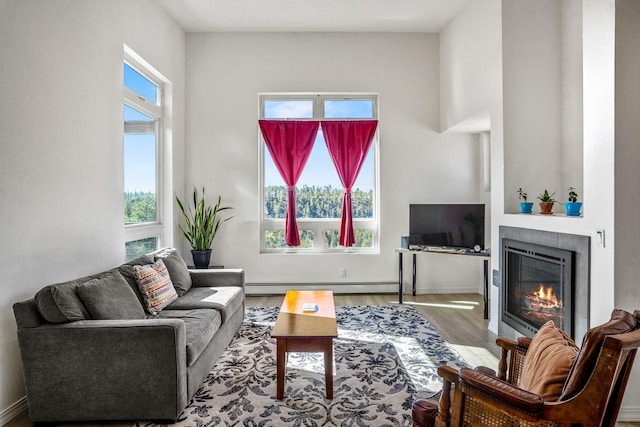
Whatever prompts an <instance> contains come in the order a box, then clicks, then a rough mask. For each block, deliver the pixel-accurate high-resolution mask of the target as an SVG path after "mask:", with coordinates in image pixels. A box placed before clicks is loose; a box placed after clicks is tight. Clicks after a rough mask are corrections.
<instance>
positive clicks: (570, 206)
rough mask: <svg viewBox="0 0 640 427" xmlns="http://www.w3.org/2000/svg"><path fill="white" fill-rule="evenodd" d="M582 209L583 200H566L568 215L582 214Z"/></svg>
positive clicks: (565, 205)
mask: <svg viewBox="0 0 640 427" xmlns="http://www.w3.org/2000/svg"><path fill="white" fill-rule="evenodd" d="M580 209H582V202H564V210H565V211H567V216H580Z"/></svg>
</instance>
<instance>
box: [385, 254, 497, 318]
mask: <svg viewBox="0 0 640 427" xmlns="http://www.w3.org/2000/svg"><path fill="white" fill-rule="evenodd" d="M396 252H398V255H399V257H400V265H399V269H398V270H399V271H398V301H399V302H400V304H402V282H403V269H402V256H403V255H404V254H411V255H413V279H412V285H413V296H416V255H418V254H429V255H449V256H459V257H464V258H466V259H470V258H475V259H480V260H482V261H483V264H484V289H483V297H484V318H485V319H488V318H489V260H491V254H490V253H488V252H466V253H463V254H461V253H451V252H431V251H415V250H411V249H404V248H399V249H396Z"/></svg>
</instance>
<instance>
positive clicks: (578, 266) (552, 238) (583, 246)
mask: <svg viewBox="0 0 640 427" xmlns="http://www.w3.org/2000/svg"><path fill="white" fill-rule="evenodd" d="M499 238H500V247H501V248H502V246H503V242H504V241H505V239H506V240H507V241H509V240H511V241H515V242H524V243H526V244H532V245H538V246H543V247H545V248H555V249H560V250H564V251H568V252H570V253H571V270H572V277H571V279H570V282H571V283H572V284H573V287H572V289H571V296H570V297H569V298H567V297H565V298H564V300H563V304H566V303H567V302H568V303H570V304H571V310H572V312H573V316H571V317H572V319H571V326H570V327H569V328H570V331H566V332H567V333H568V334H570V335H572V337H573V339H574V340H575V341H576V342H581V341H582V338H583V337H584V334H586V332H587V330H588V329H589V293H590V273H589V272H590V267H589V265H590V258H591V256H590V249H591V239H590V237H589V236H583V235H577V234H568V233H557V232H551V231H545V230H534V229H528V228H520V227H509V226H500V227H499ZM565 256H566V255H565ZM505 268H507V267H506V265H505V257H504V254H503V253H502V251H500V274H499V276H498V277H499V278H500V279H499V280H497V281H494V285H496V286H498V288H499V296H500V298H499V301H500V307H499V313H502V311H503V307H502V306H503V304H504V292H505V283H506V282H505V278H504V271H505ZM565 280H566V279H565ZM538 289H539V285H538ZM565 300H566V301H565ZM535 331H537V328H536V327H531V329H527V330H526V331H525V332H522V330H518V329H516V328H514V327H513V326H511V325H510V324H509V323H507V322H506V321H504V320H503V319H502V318H501V319H499V321H498V335H499V336H504V337H506V338H511V339H516V338H517V337H519V336H522V335H524V336H528V337H532V336H533V335H534V334H535ZM571 331H573V333H571Z"/></svg>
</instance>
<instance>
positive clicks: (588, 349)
mask: <svg viewBox="0 0 640 427" xmlns="http://www.w3.org/2000/svg"><path fill="white" fill-rule="evenodd" d="M636 322H637V321H636V318H635V317H634V315H633V314H631V313H627V312H626V311H624V310H613V313H611V319H610V320H609V321H608V322H607V323H605V324H603V325H600V326H596V327H594V328H592V329H590V330H589V331H587V333H586V335H585V336H584V338H583V340H582V347H581V349H580V354H579V355H578V359H577V360H576V363H575V365H574V366H573V367H572V369H571V372H570V373H569V378H567V382H566V384H565V385H564V388H563V389H562V396H560V399H559V400H560V401H565V400H567V399H570V398H572V397H573V396H575V395H576V394H578V393H579V392H580V390H582V388H583V387H584V386H585V385H586V383H587V380H589V376H590V375H591V373H592V372H593V369H594V368H595V366H596V362H597V360H598V355H599V354H600V348H601V347H602V343H603V342H604V338H605V337H606V336H607V335H616V334H624V333H626V332H630V331H633V330H634V329H636Z"/></svg>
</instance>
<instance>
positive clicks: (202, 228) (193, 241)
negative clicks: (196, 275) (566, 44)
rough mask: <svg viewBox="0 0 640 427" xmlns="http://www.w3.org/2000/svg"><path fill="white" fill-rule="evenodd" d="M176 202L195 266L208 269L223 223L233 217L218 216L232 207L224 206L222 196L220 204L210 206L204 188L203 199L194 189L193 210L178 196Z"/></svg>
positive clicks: (179, 226)
mask: <svg viewBox="0 0 640 427" xmlns="http://www.w3.org/2000/svg"><path fill="white" fill-rule="evenodd" d="M176 202H177V203H178V207H179V208H180V211H181V212H182V216H183V217H184V221H185V223H186V229H184V228H182V226H181V225H178V228H180V231H182V234H183V235H184V237H185V238H186V239H187V241H188V242H189V244H190V245H191V256H192V257H193V265H194V266H195V267H196V268H208V267H209V261H210V260H211V244H212V243H213V238H214V237H216V233H217V232H218V229H219V228H220V225H221V224H222V222H226V221H229V220H230V219H231V218H232V217H228V218H224V219H222V218H219V217H218V214H219V213H220V212H221V211H224V210H227V209H233V208H232V207H230V206H222V196H218V203H216V204H215V206H213V207H212V206H211V205H208V204H207V203H205V200H204V187H203V188H202V198H199V197H198V190H197V189H196V188H195V187H194V188H193V210H191V207H190V206H187V208H186V209H185V206H184V205H183V204H182V202H181V201H180V199H179V198H178V196H176Z"/></svg>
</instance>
